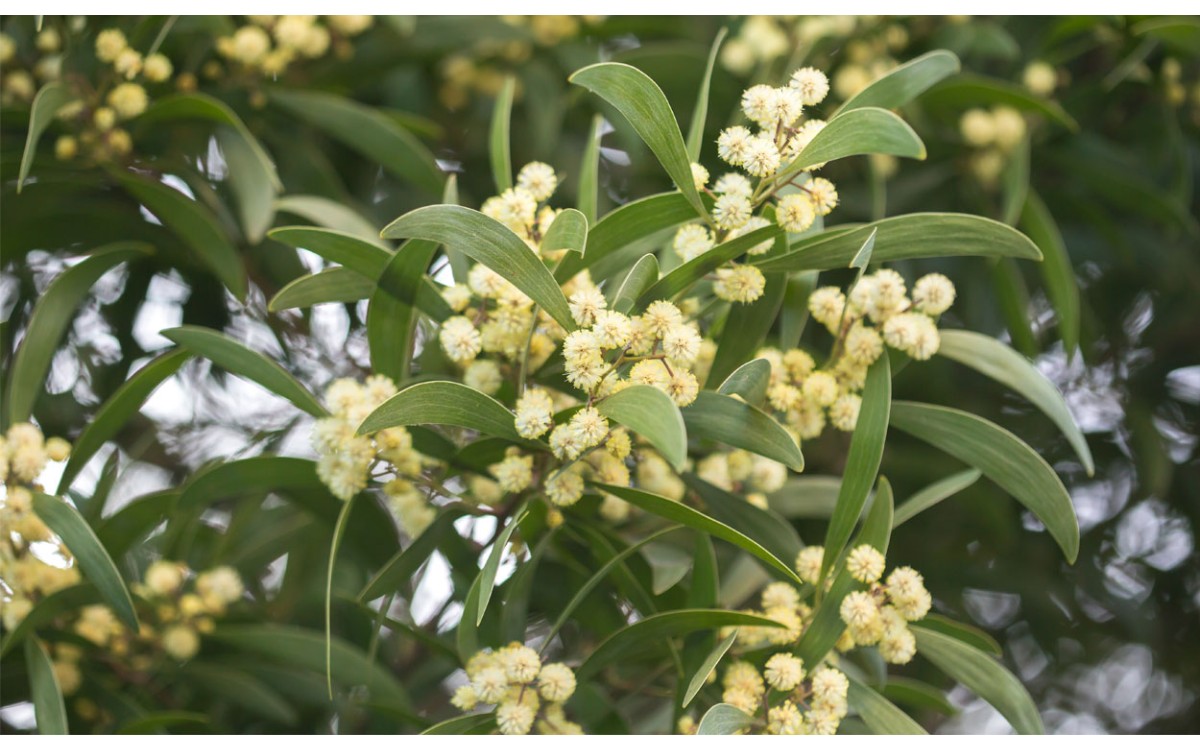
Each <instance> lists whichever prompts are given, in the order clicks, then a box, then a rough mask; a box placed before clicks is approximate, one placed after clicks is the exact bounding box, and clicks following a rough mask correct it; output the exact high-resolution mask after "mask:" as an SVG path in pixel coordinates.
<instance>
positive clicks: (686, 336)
mask: <svg viewBox="0 0 1200 750" xmlns="http://www.w3.org/2000/svg"><path fill="white" fill-rule="evenodd" d="M701 341H702V339H701V337H700V332H699V331H697V330H696V328H695V326H693V325H688V324H683V323H681V324H679V325H675V326H672V327H671V329H670V330H669V331H667V332H666V334H664V335H663V340H662V349H663V353H664V354H666V355H667V359H668V360H669V361H670V362H671V364H677V365H690V364H691V363H692V362H695V361H696V357H698V356H699V355H700V343H701Z"/></svg>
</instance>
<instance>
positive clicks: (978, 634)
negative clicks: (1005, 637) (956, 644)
mask: <svg viewBox="0 0 1200 750" xmlns="http://www.w3.org/2000/svg"><path fill="white" fill-rule="evenodd" d="M921 627H924V628H928V629H930V630H936V631H937V632H939V633H941V634H942V635H948V636H950V637H951V638H954V639H956V640H959V641H962V642H963V643H965V644H967V645H968V646H970V647H971V648H976V649H979V650H980V651H982V652H984V653H986V654H991V655H992V656H994V657H996V658H997V659H999V658H1000V657H1001V656H1002V655H1003V654H1004V651H1003V650H1002V649H1001V648H1000V644H999V643H998V642H997V641H996V639H995V638H993V637H992V636H990V635H988V634H987V633H986V632H985V631H983V630H980V629H979V628H977V627H975V626H974V625H968V624H967V623H965V622H959V621H958V620H951V619H950V618H949V617H946V616H945V615H939V614H933V613H931V614H928V615H925V617H924V619H922V620H921Z"/></svg>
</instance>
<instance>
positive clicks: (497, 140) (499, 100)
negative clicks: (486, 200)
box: [488, 75, 517, 193]
mask: <svg viewBox="0 0 1200 750" xmlns="http://www.w3.org/2000/svg"><path fill="white" fill-rule="evenodd" d="M516 86H517V79H516V78H514V77H513V76H511V75H509V76H508V77H506V78H505V79H504V85H503V86H501V87H500V93H499V94H497V95H496V106H495V108H494V109H492V125H491V130H490V131H489V135H488V144H489V148H488V157H489V161H490V162H491V164H492V179H493V180H495V182H496V192H497V193H503V192H504V191H505V190H508V189H509V188H510V187H512V186H513V173H512V146H511V145H510V140H509V130H510V128H511V127H512V125H511V123H512V105H513V92H514V91H515V90H516Z"/></svg>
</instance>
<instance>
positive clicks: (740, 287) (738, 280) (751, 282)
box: [713, 266, 767, 303]
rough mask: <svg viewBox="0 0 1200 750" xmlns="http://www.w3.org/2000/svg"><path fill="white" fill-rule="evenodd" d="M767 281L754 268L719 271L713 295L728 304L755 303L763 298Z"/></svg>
mask: <svg viewBox="0 0 1200 750" xmlns="http://www.w3.org/2000/svg"><path fill="white" fill-rule="evenodd" d="M766 286H767V280H766V278H765V277H764V276H763V274H762V271H760V270H758V268H756V267H754V266H737V267H734V268H721V269H718V270H717V280H716V281H715V282H714V283H713V293H714V294H716V295H717V297H719V298H721V299H723V300H726V301H728V302H741V303H748V302H753V301H754V300H756V299H758V298H759V297H761V296H762V294H763V290H764V289H765V288H766Z"/></svg>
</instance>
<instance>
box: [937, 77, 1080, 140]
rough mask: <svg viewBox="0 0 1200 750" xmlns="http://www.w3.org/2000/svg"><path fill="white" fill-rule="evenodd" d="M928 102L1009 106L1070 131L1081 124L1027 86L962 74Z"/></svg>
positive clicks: (941, 88)
mask: <svg viewBox="0 0 1200 750" xmlns="http://www.w3.org/2000/svg"><path fill="white" fill-rule="evenodd" d="M924 101H925V102H927V103H929V104H938V105H943V104H944V105H946V106H955V107H962V106H966V105H967V103H968V102H969V103H970V106H976V107H978V106H981V105H985V104H1007V105H1009V106H1011V107H1016V108H1017V109H1019V110H1022V111H1025V112H1033V113H1036V114H1039V115H1042V116H1044V117H1046V118H1048V119H1050V120H1053V121H1054V122H1056V123H1058V124H1059V125H1060V126H1061V127H1064V128H1066V129H1067V130H1071V131H1077V130H1079V123H1077V122H1076V121H1075V119H1074V118H1073V117H1071V115H1069V114H1067V111H1066V110H1065V109H1063V108H1062V106H1061V105H1060V104H1059V103H1058V102H1056V101H1054V100H1052V99H1044V98H1042V97H1040V96H1035V95H1033V94H1032V93H1030V91H1029V89H1027V88H1025V87H1024V86H1022V85H1020V84H1018V83H1013V82H1011V81H1004V80H1001V79H998V78H989V77H987V76H981V75H975V74H973V73H959V74H958V75H956V76H953V77H952V78H949V79H947V80H945V81H942V82H941V83H939V84H938V85H937V86H934V87H933V88H932V89H930V90H929V93H928V94H926V95H925V98H924Z"/></svg>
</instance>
